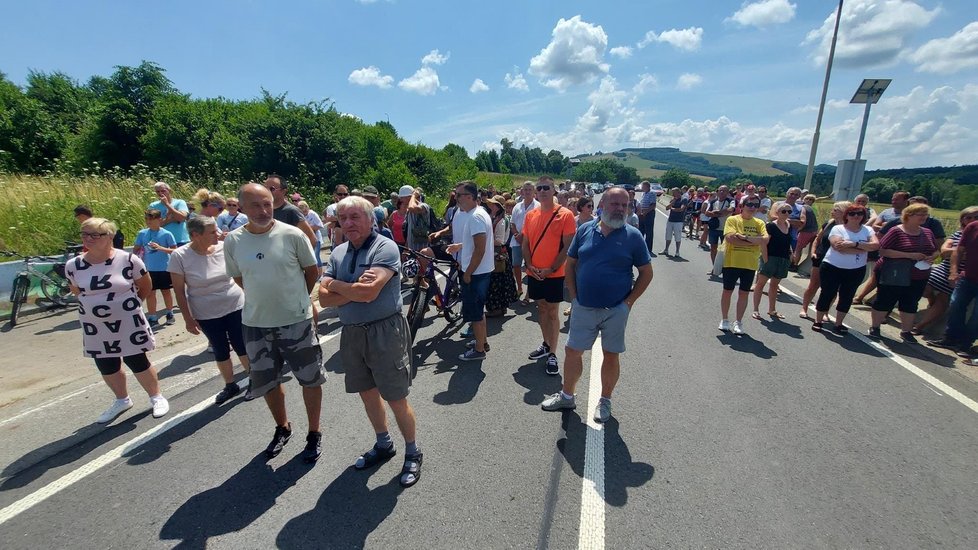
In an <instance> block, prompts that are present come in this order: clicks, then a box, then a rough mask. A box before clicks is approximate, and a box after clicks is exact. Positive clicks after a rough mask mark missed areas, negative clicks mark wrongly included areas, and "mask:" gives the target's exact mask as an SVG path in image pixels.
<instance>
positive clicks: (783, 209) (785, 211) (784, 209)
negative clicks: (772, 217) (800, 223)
mask: <svg viewBox="0 0 978 550" xmlns="http://www.w3.org/2000/svg"><path fill="white" fill-rule="evenodd" d="M778 212H780V213H782V214H791V209H790V208H782V209H781V210H778Z"/></svg>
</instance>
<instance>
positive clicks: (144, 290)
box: [136, 273, 153, 300]
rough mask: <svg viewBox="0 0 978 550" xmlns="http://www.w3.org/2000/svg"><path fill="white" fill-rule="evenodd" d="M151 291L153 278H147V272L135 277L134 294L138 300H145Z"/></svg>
mask: <svg viewBox="0 0 978 550" xmlns="http://www.w3.org/2000/svg"><path fill="white" fill-rule="evenodd" d="M152 292H153V279H150V278H149V273H146V274H145V275H143V276H142V277H140V278H138V279H136V296H139V299H140V300H145V299H146V297H147V296H149V295H150V293H152Z"/></svg>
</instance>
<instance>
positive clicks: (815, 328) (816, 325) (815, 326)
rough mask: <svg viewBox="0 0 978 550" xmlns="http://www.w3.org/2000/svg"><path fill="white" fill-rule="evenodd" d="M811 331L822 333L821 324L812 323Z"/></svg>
mask: <svg viewBox="0 0 978 550" xmlns="http://www.w3.org/2000/svg"><path fill="white" fill-rule="evenodd" d="M812 330H814V331H815V332H822V323H819V322H814V323H812Z"/></svg>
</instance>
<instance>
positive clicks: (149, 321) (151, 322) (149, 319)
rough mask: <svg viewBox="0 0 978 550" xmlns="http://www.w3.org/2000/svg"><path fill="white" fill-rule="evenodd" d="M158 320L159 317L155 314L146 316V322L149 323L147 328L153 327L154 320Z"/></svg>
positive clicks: (154, 324)
mask: <svg viewBox="0 0 978 550" xmlns="http://www.w3.org/2000/svg"><path fill="white" fill-rule="evenodd" d="M159 320H160V319H159V317H157V316H156V315H147V316H146V322H147V323H149V328H153V327H154V326H156V322H157V321H159Z"/></svg>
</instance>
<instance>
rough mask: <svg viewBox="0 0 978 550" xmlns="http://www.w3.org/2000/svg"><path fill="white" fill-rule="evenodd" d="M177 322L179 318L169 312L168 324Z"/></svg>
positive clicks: (167, 316) (167, 315)
mask: <svg viewBox="0 0 978 550" xmlns="http://www.w3.org/2000/svg"><path fill="white" fill-rule="evenodd" d="M176 322H177V320H176V319H175V318H174V317H173V313H167V314H166V324H167V325H172V324H173V323H176Z"/></svg>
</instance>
